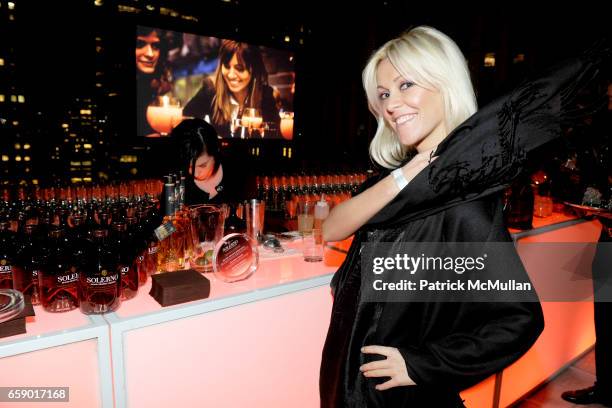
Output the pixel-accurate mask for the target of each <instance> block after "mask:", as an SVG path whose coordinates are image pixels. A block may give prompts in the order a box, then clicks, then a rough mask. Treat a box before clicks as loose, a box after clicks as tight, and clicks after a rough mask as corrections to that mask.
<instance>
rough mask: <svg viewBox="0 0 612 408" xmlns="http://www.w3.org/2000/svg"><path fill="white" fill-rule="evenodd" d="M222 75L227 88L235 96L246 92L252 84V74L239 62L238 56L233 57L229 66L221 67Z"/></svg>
mask: <svg viewBox="0 0 612 408" xmlns="http://www.w3.org/2000/svg"><path fill="white" fill-rule="evenodd" d="M221 74H222V75H223V79H224V80H225V83H226V84H227V87H228V88H229V90H230V91H231V92H232V93H234V94H237V93H240V92H241V91H244V90H245V89H246V87H247V86H248V85H249V82H251V73H250V72H249V70H248V69H247V68H246V66H245V65H244V64H241V63H240V62H239V61H238V57H236V54H234V55H233V56H232V59H231V60H230V61H229V64H228V66H225V64H223V65H221Z"/></svg>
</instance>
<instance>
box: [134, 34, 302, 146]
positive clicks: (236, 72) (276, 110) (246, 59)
mask: <svg viewBox="0 0 612 408" xmlns="http://www.w3.org/2000/svg"><path fill="white" fill-rule="evenodd" d="M135 65H136V93H137V96H136V99H137V103H136V105H137V135H138V136H145V137H160V136H166V135H168V134H170V132H171V130H172V128H173V127H175V126H176V125H177V124H178V123H179V122H180V121H181V120H183V119H185V118H192V117H195V118H202V119H204V120H206V121H208V122H209V123H211V124H212V125H213V126H214V127H215V129H216V130H217V133H218V134H219V136H220V137H221V138H230V139H231V138H234V139H252V138H257V139H263V140H267V139H286V140H291V139H292V138H293V120H294V110H293V96H294V93H295V68H294V54H293V53H292V52H290V51H286V50H280V49H274V48H269V47H263V46H259V45H253V44H248V43H244V42H238V41H234V40H231V39H223V38H217V37H208V36H202V35H196V34H190V33H181V32H176V31H171V30H162V29H158V28H154V27H145V26H138V27H137V32H136V62H135Z"/></svg>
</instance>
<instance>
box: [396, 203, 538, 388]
mask: <svg viewBox="0 0 612 408" xmlns="http://www.w3.org/2000/svg"><path fill="white" fill-rule="evenodd" d="M483 201H485V203H483ZM487 202H488V203H487ZM497 204H498V203H497V202H491V200H480V201H479V202H475V203H472V204H468V205H462V206H457V207H454V208H453V209H452V210H451V211H448V212H447V213H446V214H445V221H444V222H445V225H444V228H445V231H447V236H446V237H445V239H447V240H448V241H454V242H469V241H473V242H486V241H487V240H491V239H496V238H498V236H497V235H498V234H500V233H505V230H502V229H501V228H503V227H500V226H499V225H496V223H501V220H500V221H495V220H497V219H498V217H490V216H489V214H491V212H490V211H493V212H495V211H501V207H499V205H497ZM487 206H488V209H489V210H490V211H487V210H486V208H487ZM498 215H499V214H498ZM500 231H503V232H500ZM508 245H509V246H512V243H511V242H508ZM489 258H491V257H489ZM489 260H490V259H489ZM504 264H511V267H510V268H511V270H510V271H509V268H508V267H507V266H505V265H504ZM487 268H488V269H490V268H494V269H497V270H499V268H505V269H504V274H512V275H513V276H514V277H517V278H521V279H523V280H528V277H527V276H526V274H527V273H526V271H525V269H524V268H523V266H522V263H521V261H520V258H519V257H518V254H517V253H516V251H514V249H512V253H510V254H509V256H505V259H498V260H497V262H496V263H493V264H489V262H487ZM483 279H487V276H486V275H485V276H483ZM532 299H533V301H526V302H516V301H496V302H462V303H449V302H447V303H444V302H442V303H438V304H437V305H436V306H435V308H434V309H433V310H435V312H430V315H425V316H424V317H423V319H424V321H427V322H432V321H433V322H435V324H436V325H438V327H442V328H443V329H442V330H443V331H445V334H444V335H440V336H434V338H432V339H431V340H428V341H424V342H423V343H422V344H420V345H419V346H418V347H417V346H412V345H411V346H407V347H401V346H400V347H398V349H399V350H400V353H401V354H402V356H403V357H404V360H405V362H406V366H407V369H408V374H409V375H410V377H411V378H412V379H413V380H414V381H415V383H416V384H417V385H419V386H427V387H429V386H434V387H436V386H437V387H443V388H445V389H451V390H454V391H457V392H458V391H460V390H463V389H465V388H468V387H470V386H472V385H475V384H477V383H478V382H480V381H482V380H484V379H486V378H487V377H489V376H490V375H492V374H494V373H496V372H499V371H501V370H503V369H504V368H505V367H507V366H508V365H510V364H512V363H513V362H514V361H516V360H517V359H519V358H520V357H521V356H522V355H523V354H524V353H525V352H527V350H529V348H530V347H531V346H532V345H533V344H534V343H535V341H536V340H537V338H538V336H539V335H540V333H541V332H542V330H543V328H544V318H543V314H542V309H541V306H540V303H539V301H538V299H537V295H536V294H535V292H533V297H532ZM428 324H429V323H428ZM445 326H448V327H450V328H449V329H447V328H445Z"/></svg>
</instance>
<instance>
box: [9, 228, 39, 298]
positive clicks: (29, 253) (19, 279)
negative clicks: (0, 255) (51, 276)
mask: <svg viewBox="0 0 612 408" xmlns="http://www.w3.org/2000/svg"><path fill="white" fill-rule="evenodd" d="M36 228H37V227H36V225H32V224H28V225H26V226H25V227H24V231H23V234H21V236H20V242H19V245H18V246H19V248H18V250H17V256H16V261H15V265H14V266H13V288H14V289H17V290H18V291H20V292H21V293H23V295H24V296H26V297H29V298H30V301H31V302H32V304H33V305H37V304H40V296H39V286H38V273H39V271H40V269H41V267H42V264H43V261H44V252H43V250H42V249H41V248H40V247H39V246H38V245H37V242H36V237H35V235H36Z"/></svg>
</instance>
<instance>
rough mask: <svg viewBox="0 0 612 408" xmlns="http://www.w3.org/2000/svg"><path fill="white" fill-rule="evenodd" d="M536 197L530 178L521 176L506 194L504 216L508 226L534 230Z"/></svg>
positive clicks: (524, 175)
mask: <svg viewBox="0 0 612 408" xmlns="http://www.w3.org/2000/svg"><path fill="white" fill-rule="evenodd" d="M534 201H535V196H534V193H533V188H532V186H531V183H530V180H529V176H528V175H526V174H523V175H521V176H520V177H519V178H518V179H517V180H516V181H514V182H513V183H512V185H511V186H510V187H509V188H508V189H506V191H505V194H504V207H503V214H504V219H505V222H506V226H507V227H509V228H516V229H520V230H526V229H531V228H533V224H532V222H533V208H534Z"/></svg>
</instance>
